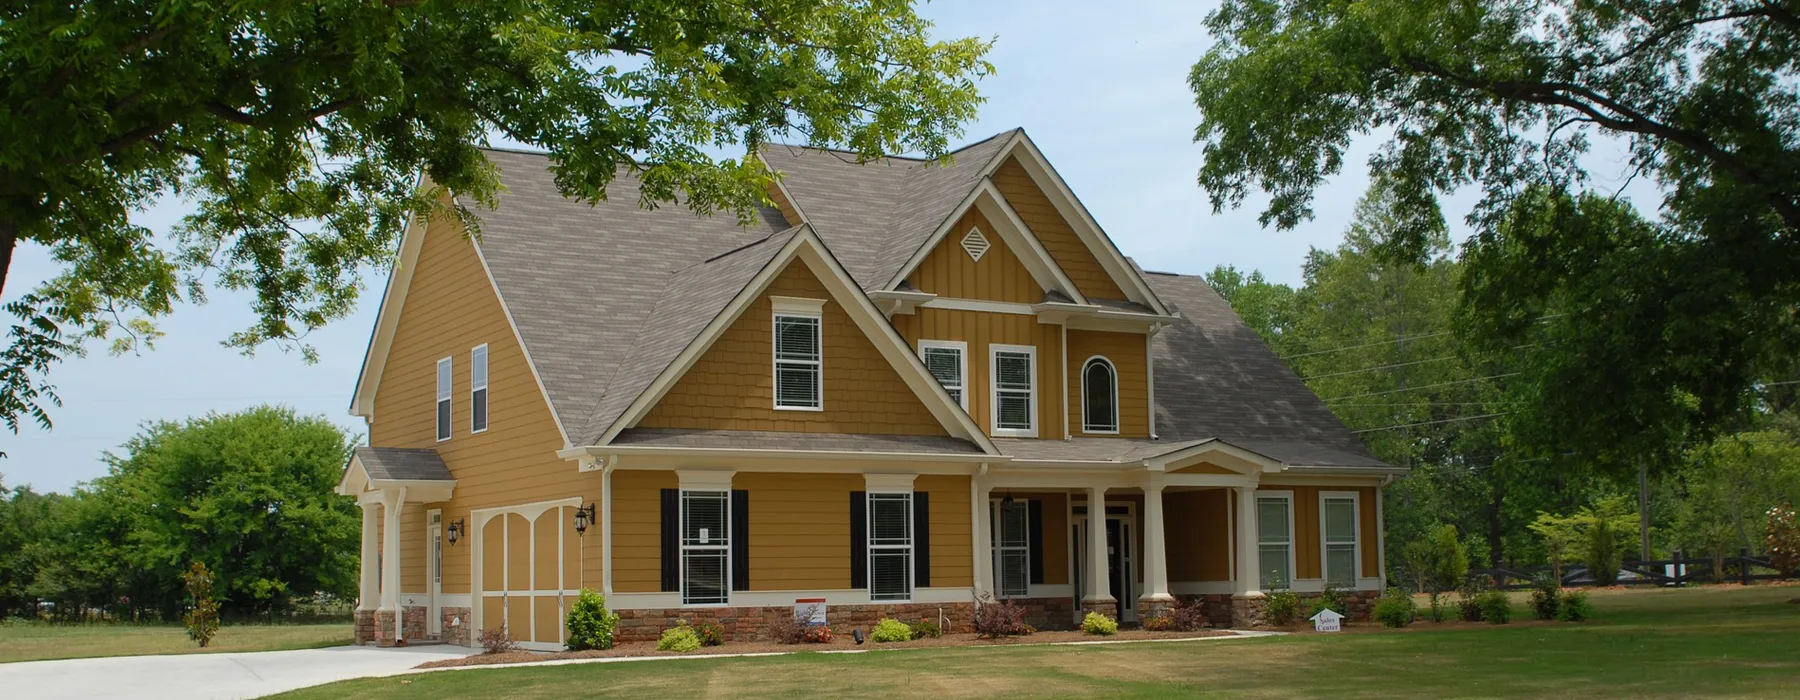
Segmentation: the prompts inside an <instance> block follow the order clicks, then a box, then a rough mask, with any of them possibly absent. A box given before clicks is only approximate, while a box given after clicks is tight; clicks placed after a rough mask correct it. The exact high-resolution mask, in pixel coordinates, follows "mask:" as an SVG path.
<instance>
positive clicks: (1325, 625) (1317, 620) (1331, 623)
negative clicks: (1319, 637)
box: [1312, 608, 1344, 632]
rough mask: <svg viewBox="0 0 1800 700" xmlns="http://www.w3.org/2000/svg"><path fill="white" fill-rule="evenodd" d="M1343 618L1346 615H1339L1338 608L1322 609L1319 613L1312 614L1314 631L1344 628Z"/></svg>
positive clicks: (1333, 630) (1331, 630)
mask: <svg viewBox="0 0 1800 700" xmlns="http://www.w3.org/2000/svg"><path fill="white" fill-rule="evenodd" d="M1343 620H1344V616H1343V615H1339V614H1338V612H1337V611H1336V610H1332V609H1331V608H1326V609H1324V610H1320V611H1319V614H1317V615H1314V616H1312V623H1313V631H1314V632H1337V631H1339V630H1341V629H1343Z"/></svg>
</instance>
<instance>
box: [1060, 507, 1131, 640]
mask: <svg viewBox="0 0 1800 700" xmlns="http://www.w3.org/2000/svg"><path fill="white" fill-rule="evenodd" d="M1115 509H1116V510H1118V511H1119V512H1118V513H1117V514H1114V513H1108V514H1107V517H1106V579H1107V583H1108V585H1109V587H1110V588H1111V591H1112V596H1113V599H1114V600H1115V601H1116V603H1115V607H1114V609H1113V618H1114V619H1117V620H1121V621H1126V622H1130V621H1134V620H1136V619H1137V596H1136V595H1135V593H1134V592H1133V591H1132V588H1133V584H1134V583H1135V582H1136V580H1137V576H1136V575H1135V571H1136V569H1135V568H1134V565H1133V558H1132V551H1131V542H1132V536H1131V535H1132V532H1131V513H1130V510H1129V509H1128V508H1127V507H1125V506H1108V507H1107V510H1108V511H1112V510H1115ZM1080 510H1082V509H1078V510H1077V517H1078V518H1080V520H1078V521H1077V522H1076V523H1075V524H1074V526H1073V527H1072V528H1071V529H1072V530H1073V532H1072V533H1071V535H1072V537H1073V538H1074V540H1073V542H1071V543H1070V545H1071V546H1070V549H1071V550H1072V554H1073V555H1074V557H1073V558H1074V562H1075V567H1074V568H1075V572H1074V573H1075V590H1076V594H1075V600H1076V603H1077V605H1076V611H1077V612H1076V619H1077V621H1079V620H1080V612H1079V611H1080V608H1081V606H1080V605H1079V603H1080V601H1081V597H1082V596H1084V595H1086V594H1087V592H1088V584H1087V582H1086V581H1085V580H1084V579H1083V577H1084V576H1085V575H1086V573H1087V570H1088V569H1087V559H1088V556H1087V553H1088V547H1087V541H1088V539H1087V538H1088V529H1087V525H1088V522H1089V521H1088V520H1087V518H1085V517H1082V516H1081V515H1080Z"/></svg>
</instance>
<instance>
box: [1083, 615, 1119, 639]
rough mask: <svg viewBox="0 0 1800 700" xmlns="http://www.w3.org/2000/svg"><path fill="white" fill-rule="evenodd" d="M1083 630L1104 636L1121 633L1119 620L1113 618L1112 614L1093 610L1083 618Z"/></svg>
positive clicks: (1086, 632)
mask: <svg viewBox="0 0 1800 700" xmlns="http://www.w3.org/2000/svg"><path fill="white" fill-rule="evenodd" d="M1081 631H1082V632H1083V633H1085V634H1097V635H1100V636H1103V637H1106V636H1111V635H1115V634H1118V633H1119V621H1118V620H1114V619H1112V616H1110V615H1102V614H1100V613H1097V612H1091V613H1088V614H1087V617H1084V618H1081Z"/></svg>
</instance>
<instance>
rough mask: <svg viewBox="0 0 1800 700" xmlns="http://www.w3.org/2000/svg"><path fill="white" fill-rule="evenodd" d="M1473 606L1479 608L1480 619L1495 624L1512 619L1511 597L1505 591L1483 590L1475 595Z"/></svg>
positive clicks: (1501, 623)
mask: <svg viewBox="0 0 1800 700" xmlns="http://www.w3.org/2000/svg"><path fill="white" fill-rule="evenodd" d="M1475 607H1477V608H1479V609H1480V610H1481V619H1483V620H1487V621H1488V622H1491V623H1494V624H1496V625H1504V624H1506V623H1507V622H1510V621H1512V598H1509V597H1507V595H1506V591H1483V592H1482V593H1480V594H1478V595H1476V596H1475Z"/></svg>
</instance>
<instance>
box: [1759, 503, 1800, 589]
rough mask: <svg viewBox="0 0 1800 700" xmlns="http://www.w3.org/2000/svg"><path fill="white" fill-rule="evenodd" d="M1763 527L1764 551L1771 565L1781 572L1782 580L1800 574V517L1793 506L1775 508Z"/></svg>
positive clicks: (1769, 513) (1770, 512)
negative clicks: (1796, 514) (1767, 554)
mask: <svg viewBox="0 0 1800 700" xmlns="http://www.w3.org/2000/svg"><path fill="white" fill-rule="evenodd" d="M1767 517H1768V521H1767V523H1765V524H1764V525H1763V550H1764V551H1766V552H1768V553H1769V565H1770V566H1773V567H1775V570H1776V571H1779V572H1781V577H1782V578H1793V577H1794V576H1795V575H1796V574H1800V517H1796V516H1795V514H1794V508H1793V507H1792V506H1775V507H1774V508H1770V509H1769V512H1768V516H1767Z"/></svg>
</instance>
